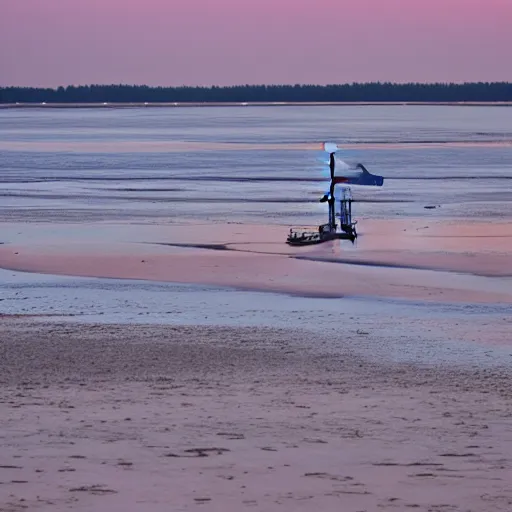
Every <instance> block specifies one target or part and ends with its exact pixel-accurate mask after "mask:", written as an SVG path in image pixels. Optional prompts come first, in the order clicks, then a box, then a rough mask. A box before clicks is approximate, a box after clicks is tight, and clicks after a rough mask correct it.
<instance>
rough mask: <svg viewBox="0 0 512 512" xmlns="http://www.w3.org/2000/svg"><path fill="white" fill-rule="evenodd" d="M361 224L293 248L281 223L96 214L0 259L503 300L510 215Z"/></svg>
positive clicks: (110, 273) (111, 274) (175, 277)
mask: <svg viewBox="0 0 512 512" xmlns="http://www.w3.org/2000/svg"><path fill="white" fill-rule="evenodd" d="M364 228H365V232H364V233H363V234H362V236H361V237H360V239H358V241H357V244H356V245H354V246H352V245H351V244H350V243H347V242H344V243H341V244H340V242H329V243H324V244H321V245H317V246H311V247H305V248H297V247H291V246H288V245H286V244H285V243H284V240H285V237H286V230H285V229H284V228H283V227H280V226H262V225H248V224H243V225H242V224H201V225H194V224H186V225H182V226H165V227H162V226H159V227H157V228H151V227H146V226H130V225H121V226H120V227H116V225H111V226H109V225H108V224H104V225H103V226H99V227H98V230H97V231H96V233H95V239H94V238H91V240H90V241H87V240H86V239H84V237H85V236H86V235H84V233H82V231H81V229H80V228H76V229H73V228H69V227H66V226H64V225H62V226H60V227H59V226H58V225H51V229H48V236H47V237H45V227H44V226H41V227H38V228H37V231H38V233H37V235H34V233H32V234H31V232H30V231H29V232H28V234H26V235H25V236H24V237H18V239H17V240H16V239H15V240H14V241H13V242H11V243H9V244H5V245H4V246H0V267H2V268H6V269H11V270H22V271H29V272H42V273H49V274H62V275H76V276H87V277H104V278H124V279H144V280H153V281H167V282H178V283H196V284H206V285H215V286H231V287H235V288H238V289H249V290H259V291H272V292H283V293H292V294H297V295H303V296H324V297H342V296H370V297H383V298H400V299H409V300H434V301H441V302H469V303H471V302H473V303H478V302H494V303H500V302H501V303H510V302H512V287H511V286H510V282H509V281H510V277H512V264H511V262H512V258H511V255H512V231H511V227H510V224H509V223H494V224H491V225H488V224H486V223H476V222H474V223H464V222H456V221H451V222H449V223H447V222H437V223H436V222H433V221H429V222H426V221H421V220H408V221H401V220H399V221H394V222H393V221H386V222H384V221H367V222H365V226H364ZM20 229H21V228H20ZM23 229H25V228H23ZM102 230H103V231H102ZM13 232H14V231H13ZM59 233H60V234H59ZM35 236H37V237H38V238H37V239H36V238H35ZM127 240H130V241H127Z"/></svg>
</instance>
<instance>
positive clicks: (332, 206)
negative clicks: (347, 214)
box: [327, 152, 336, 233]
mask: <svg viewBox="0 0 512 512" xmlns="http://www.w3.org/2000/svg"><path fill="white" fill-rule="evenodd" d="M334 155H335V153H334V152H333V153H330V154H329V169H330V171H331V184H330V186H329V197H328V199H327V201H328V204H329V229H330V231H331V233H334V232H335V231H336V216H335V199H334V185H335V183H334V167H335V160H334Z"/></svg>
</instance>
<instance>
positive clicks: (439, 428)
mask: <svg viewBox="0 0 512 512" xmlns="http://www.w3.org/2000/svg"><path fill="white" fill-rule="evenodd" d="M43 320H44V319H41V318H32V319H30V318H26V317H25V318H12V317H4V318H2V321H1V324H0V331H1V338H2V343H1V344H0V383H1V385H0V415H1V417H2V418H3V420H2V422H3V428H2V434H1V435H2V460H1V464H0V496H1V499H0V509H1V510H2V511H3V512H7V511H9V512H10V511H19V510H48V511H50V510H51V511H64V510H84V511H85V510H112V511H121V510H123V511H135V510H142V509H143V510H148V511H161V510H169V509H171V510H176V511H178V510H202V509H204V510H218V511H222V510H245V509H252V510H283V511H286V510H289V511H296V510H304V511H306V510H308V511H309V510H311V509H312V508H319V509H321V510H326V511H331V510H332V511H335V510H344V511H345V510H346V511H362V510H368V511H373V510H409V509H411V510H419V511H455V510H456V511H469V510H471V511H474V512H478V511H482V512H484V511H485V512H487V511H489V510H496V511H501V510H502V511H507V510H510V509H511V507H512V492H511V489H510V485H509V482H510V479H511V477H512V421H511V418H512V406H511V404H510V394H511V391H512V389H511V380H510V375H509V374H508V373H507V361H504V362H503V366H494V367H488V368H482V367H480V366H478V365H475V366H473V367H472V368H467V367H466V368H464V367H455V366H451V367H450V366H447V365H444V366H439V365H436V366H434V365H410V364H396V363H395V364H388V363H386V361H382V362H381V363H377V362H369V361H367V360H365V359H364V358H361V357H357V356H355V355H354V354H353V353H351V351H350V350H345V349H344V348H343V347H344V338H350V337H354V336H355V337H357V336H358V335H357V334H355V335H352V334H343V333H342V332H340V333H339V336H338V338H337V340H336V341H337V342H338V346H337V349H336V351H335V353H334V352H333V351H332V350H329V349H327V348H326V346H325V339H324V338H323V337H322V336H318V335H313V334H311V333H307V332H304V331H296V330H295V331H294V330H283V329H281V330H278V329H254V328H251V329H241V328H239V329H235V328H226V327H224V328H223V327H208V326H203V327H186V326H181V327H179V326H166V327H160V326H134V325H131V326H116V325H110V326H107V325H89V326H87V328H85V327H84V326H83V325H77V324H69V323H59V322H55V323H47V322H45V321H43ZM359 337H360V335H359ZM331 341H333V340H332V339H331ZM346 341H347V343H348V342H349V341H350V340H349V339H346Z"/></svg>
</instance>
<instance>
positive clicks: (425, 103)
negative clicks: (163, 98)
mask: <svg viewBox="0 0 512 512" xmlns="http://www.w3.org/2000/svg"><path fill="white" fill-rule="evenodd" d="M322 106H326V107H327V106H339V107H341V106H346V107H351V106H352V107H353V106H457V107H511V106H512V101H325V102H323V101H296V102H294V101H283V102H280V101H275V102H257V101H255V102H250V101H249V102H240V101H227V102H132V103H130V102H103V103H99V102H95V103H92V102H91V103H45V102H38V103H36V102H30V103H21V102H19V103H0V109H16V108H19V109H24V108H141V107H146V108H162V107H167V108H169V107H172V108H177V107H178V108H179V107H181V108H183V107H322Z"/></svg>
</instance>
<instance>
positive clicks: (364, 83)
mask: <svg viewBox="0 0 512 512" xmlns="http://www.w3.org/2000/svg"><path fill="white" fill-rule="evenodd" d="M355 85H392V86H408V85H415V86H418V85H425V86H439V85H442V86H445V85H450V86H465V85H511V86H512V81H508V80H502V81H491V82H489V81H482V80H479V81H464V82H457V81H455V82H454V81H451V82H450V81H435V82H414V81H409V82H392V81H379V80H377V81H364V82H338V83H327V84H318V83H307V82H304V83H299V82H296V83H253V84H251V83H245V84H243V83H238V84H231V85H216V84H211V85H187V84H182V85H148V84H144V83H138V84H137V83H122V82H118V83H88V84H85V83H84V84H67V85H62V84H61V85H57V86H43V85H0V89H52V90H58V89H60V88H63V89H66V88H68V87H75V88H77V87H147V88H150V89H182V88H188V89H213V88H218V89H229V88H236V87H343V86H355Z"/></svg>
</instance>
